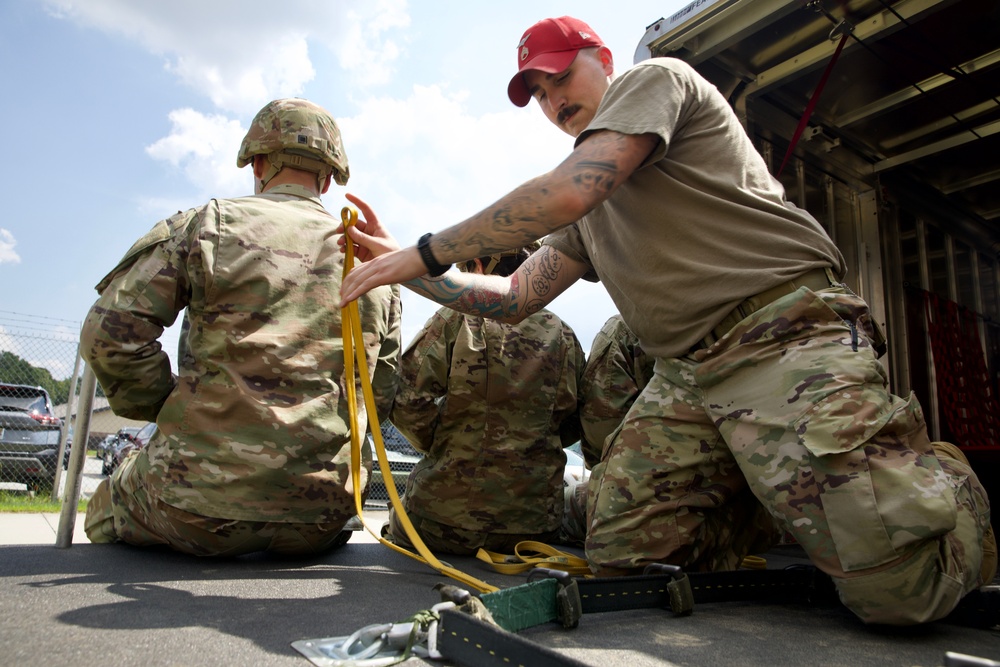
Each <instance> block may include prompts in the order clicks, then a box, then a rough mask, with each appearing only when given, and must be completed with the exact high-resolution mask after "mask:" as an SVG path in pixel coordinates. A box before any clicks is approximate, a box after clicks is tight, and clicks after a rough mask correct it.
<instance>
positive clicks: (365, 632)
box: [292, 602, 455, 667]
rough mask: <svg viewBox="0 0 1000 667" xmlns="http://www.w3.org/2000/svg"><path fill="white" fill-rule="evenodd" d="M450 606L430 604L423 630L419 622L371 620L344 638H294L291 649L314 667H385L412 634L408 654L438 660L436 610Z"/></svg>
mask: <svg viewBox="0 0 1000 667" xmlns="http://www.w3.org/2000/svg"><path fill="white" fill-rule="evenodd" d="M454 606H455V603H454V602H440V603H438V604H436V605H434V606H433V607H431V610H430V616H431V617H432V620H431V621H430V622H429V623H428V624H427V626H426V629H425V628H424V626H423V624H422V623H420V622H419V621H405V622H402V623H373V624H372V625H366V626H365V627H363V628H361V629H359V630H356V631H355V632H354V633H352V634H350V635H347V636H344V637H327V638H326V639H302V640H299V641H295V642H292V648H294V649H295V650H296V651H298V652H299V653H301V654H302V655H304V656H305V657H306V658H308V659H309V661H310V662H311V663H313V664H314V665H316V666H317V667H387V666H388V665H393V664H396V663H398V662H401V661H402V659H403V657H404V656H405V655H406V651H407V648H406V647H407V645H408V644H411V636H412V645H411V646H410V649H409V653H410V656H412V657H415V658H430V659H432V660H440V659H441V658H443V657H444V656H442V655H441V653H440V651H438V650H437V629H438V622H439V619H440V612H441V611H442V610H444V609H451V608H453V607H454Z"/></svg>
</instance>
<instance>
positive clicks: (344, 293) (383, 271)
mask: <svg viewBox="0 0 1000 667" xmlns="http://www.w3.org/2000/svg"><path fill="white" fill-rule="evenodd" d="M351 237H352V238H354V234H352V235H351ZM355 240H356V241H358V242H359V243H360V242H361V239H355ZM426 273H427V267H426V266H424V260H422V259H421V258H420V253H419V252H417V249H416V248H415V247H412V248H403V249H402V250H393V251H392V252H387V253H386V254H384V255H379V256H378V257H375V258H373V259H371V260H369V261H367V262H365V263H364V264H362V265H360V266H356V267H354V268H353V269H351V271H350V272H349V273H348V274H347V277H346V278H344V284H343V285H341V287H340V307H341V308H343V307H344V306H346V305H347V304H348V303H350V302H351V301H354V300H355V299H357V298H358V297H359V296H362V295H364V294H366V293H367V292H369V291H370V290H373V289H375V288H376V287H379V286H380V285H391V284H393V283H405V282H407V281H409V280H413V279H414V278H419V277H420V276H422V275H424V274H426Z"/></svg>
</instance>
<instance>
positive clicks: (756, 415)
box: [586, 288, 989, 624]
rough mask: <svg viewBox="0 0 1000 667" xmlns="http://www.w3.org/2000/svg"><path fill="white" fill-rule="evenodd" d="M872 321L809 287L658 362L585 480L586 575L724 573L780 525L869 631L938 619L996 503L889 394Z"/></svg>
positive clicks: (975, 578)
mask: <svg viewBox="0 0 1000 667" xmlns="http://www.w3.org/2000/svg"><path fill="white" fill-rule="evenodd" d="M868 318H869V314H868V309H867V306H866V304H865V303H864V301H862V300H861V299H860V298H858V297H857V296H855V295H853V294H850V293H848V292H846V291H845V290H840V289H830V290H823V291H820V292H812V291H809V290H807V289H805V288H802V289H800V290H799V291H797V292H795V293H792V294H789V295H787V296H785V297H783V298H781V299H778V300H777V301H775V302H774V303H772V304H770V305H768V306H765V307H764V308H762V309H761V310H759V311H757V312H756V313H754V314H752V315H750V316H749V317H747V318H746V319H744V320H743V321H742V322H740V323H739V324H738V325H737V326H736V327H735V328H734V329H733V330H732V331H730V332H729V333H728V334H726V335H725V336H724V337H723V338H721V339H720V340H718V341H717V342H716V343H715V344H714V345H712V346H711V347H710V348H708V349H702V350H698V351H696V352H693V353H692V354H691V355H690V356H687V357H684V358H678V359H657V361H656V366H655V376H654V377H653V379H652V380H651V381H650V383H649V384H648V385H647V387H646V388H645V390H644V391H643V392H642V394H641V396H640V397H639V398H638V399H637V400H636V402H635V403H634V404H633V406H632V408H631V410H630V411H629V413H628V415H627V416H626V418H625V420H624V421H623V423H622V425H621V426H620V427H619V429H618V431H616V432H615V433H614V434H613V435H612V436H611V437H609V438H608V441H607V443H606V445H605V451H604V453H603V455H602V460H601V462H600V463H599V464H598V465H597V466H595V468H594V470H593V472H592V474H591V481H590V485H589V489H588V500H587V504H588V522H589V525H588V533H587V541H586V553H587V558H588V561H589V562H590V565H591V569H593V570H594V572H595V573H597V574H598V575H614V574H625V573H628V572H630V571H634V570H635V568H642V567H644V566H645V565H646V564H648V563H652V562H663V563H670V564H675V565H680V566H682V567H685V568H688V569H691V570H695V571H696V570H703V571H705V570H731V569H735V568H737V567H738V566H739V563H740V562H741V560H742V558H743V557H744V556H745V555H747V554H750V553H754V552H755V551H758V552H759V551H763V550H765V549H766V548H767V546H768V545H769V544H770V542H771V541H772V540H773V539H774V537H775V536H776V535H777V534H778V533H780V532H783V531H787V532H789V533H790V534H791V535H792V536H794V538H795V539H796V540H797V541H798V543H799V544H801V545H802V547H803V548H804V549H805V551H806V552H807V554H808V555H809V557H810V559H811V560H812V562H813V563H814V564H815V565H816V566H817V567H818V568H820V569H821V570H823V571H824V572H826V573H827V574H829V575H830V576H831V577H832V578H833V580H834V582H835V584H836V586H837V589H838V592H839V595H840V598H841V600H842V602H843V603H844V604H845V605H846V606H847V607H848V608H850V609H851V610H852V611H853V612H854V613H855V614H857V615H858V616H859V617H860V618H861V619H863V620H864V621H866V622H870V623H890V624H911V623H920V622H925V621H931V620H934V619H938V618H941V617H943V616H945V615H946V614H948V613H949V612H950V611H951V610H952V609H953V608H954V606H955V605H956V604H957V603H958V601H959V600H960V599H961V597H962V596H963V595H964V594H965V593H967V592H968V591H970V590H971V589H973V588H976V587H977V586H979V585H980V584H981V583H982V582H980V581H979V578H980V564H981V561H982V536H983V532H984V531H985V530H986V529H987V528H988V526H989V502H988V500H987V498H986V493H985V491H984V490H983V487H982V485H981V484H980V483H979V480H978V479H977V478H976V476H975V474H974V473H973V472H972V470H971V469H970V468H968V466H966V465H964V464H962V463H960V462H958V461H956V460H954V459H950V458H942V459H941V460H939V459H938V458H937V457H936V456H935V453H934V451H933V450H932V447H931V444H930V442H929V441H928V437H927V429H926V425H925V423H924V419H923V414H922V411H921V409H920V406H919V404H918V403H917V401H916V399H915V398H913V397H911V398H910V399H909V400H904V399H902V398H899V397H897V396H894V395H892V394H890V393H889V392H888V390H887V381H886V376H885V371H884V369H883V367H882V365H881V364H880V363H879V362H878V360H877V359H876V356H875V354H874V353H873V351H872V349H871V346H870V344H869V342H868V341H869V336H866V331H867V332H868V333H869V334H870V329H868V325H867V322H868V321H869V320H868ZM775 528H777V531H776V530H775Z"/></svg>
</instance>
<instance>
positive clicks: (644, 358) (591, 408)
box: [580, 315, 655, 468]
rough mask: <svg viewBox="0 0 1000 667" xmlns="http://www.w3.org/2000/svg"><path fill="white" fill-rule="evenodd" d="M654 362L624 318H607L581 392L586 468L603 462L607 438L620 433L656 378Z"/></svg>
mask: <svg viewBox="0 0 1000 667" xmlns="http://www.w3.org/2000/svg"><path fill="white" fill-rule="evenodd" d="M654 361H655V359H654V358H653V357H651V356H649V355H647V354H646V352H645V350H643V349H642V346H641V345H640V344H639V339H638V338H637V337H636V335H635V334H634V333H632V330H631V329H629V328H628V326H626V324H625V322H624V321H623V320H622V317H621V315H612V316H611V317H610V318H608V321H607V322H605V323H604V326H603V327H601V330H600V331H598V332H597V335H596V336H594V342H593V343H592V344H591V346H590V354H589V355H587V367H586V369H585V370H584V372H583V382H582V384H581V386H582V389H581V391H580V426H581V427H582V428H583V440H582V442H581V444H582V448H583V457H584V460H586V462H587V467H589V468H593V467H594V466H595V465H597V464H598V462H600V460H601V452H603V451H604V443H605V441H606V440H607V439H608V436H609V435H611V434H612V433H613V432H614V431H616V430H617V429H618V427H619V426H620V425H621V423H622V420H623V419H624V418H625V413H626V412H628V409H629V408H630V407H631V406H632V403H634V402H635V399H636V398H637V397H638V396H639V393H640V392H641V391H642V388H643V387H645V386H646V383H647V382H649V379H650V378H651V377H653V362H654Z"/></svg>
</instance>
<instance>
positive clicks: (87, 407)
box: [56, 365, 97, 549]
mask: <svg viewBox="0 0 1000 667" xmlns="http://www.w3.org/2000/svg"><path fill="white" fill-rule="evenodd" d="M80 385H81V386H80V402H79V403H78V404H77V410H76V423H75V425H74V427H73V437H74V439H77V440H78V441H79V442H82V443H83V446H82V447H72V448H70V452H69V470H67V471H66V489H65V491H64V493H63V500H62V511H61V512H60V513H59V529H58V530H57V531H56V546H57V547H59V548H60V549H67V548H69V547H71V546H73V529H74V528H76V506H77V505H78V504H79V501H80V483H81V481H82V479H83V463H84V460H85V459H86V458H87V446H86V443H87V442H88V441H89V440H90V417H91V414H92V413H93V410H94V395H95V394H96V393H97V377H96V376H95V375H94V371H92V370H90V366H89V365H85V366H84V367H83V380H82V381H81V383H80Z"/></svg>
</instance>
